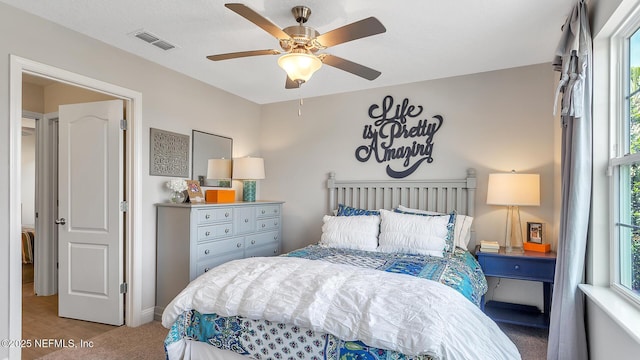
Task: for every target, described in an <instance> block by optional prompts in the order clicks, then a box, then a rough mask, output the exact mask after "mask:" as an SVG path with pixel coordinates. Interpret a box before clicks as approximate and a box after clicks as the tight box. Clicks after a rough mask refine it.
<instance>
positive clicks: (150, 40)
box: [132, 30, 176, 50]
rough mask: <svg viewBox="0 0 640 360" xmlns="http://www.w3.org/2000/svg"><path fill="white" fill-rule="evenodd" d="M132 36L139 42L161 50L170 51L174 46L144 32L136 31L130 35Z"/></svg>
mask: <svg viewBox="0 0 640 360" xmlns="http://www.w3.org/2000/svg"><path fill="white" fill-rule="evenodd" d="M132 35H133V36H135V37H137V38H138V39H140V40H143V41H145V42H147V43H149V44H151V45H155V46H157V47H159V48H160V49H162V50H171V49H173V48H175V47H176V46H175V45H173V44H171V43H169V42H167V41H165V40H162V39H160V38H159V37H157V36H155V35H153V34H152V33H150V32H148V31H145V30H138V31H135V32H133V33H132Z"/></svg>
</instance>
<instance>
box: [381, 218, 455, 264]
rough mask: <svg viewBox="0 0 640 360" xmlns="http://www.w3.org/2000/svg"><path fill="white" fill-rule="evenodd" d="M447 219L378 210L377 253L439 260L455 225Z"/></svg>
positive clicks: (446, 249)
mask: <svg viewBox="0 0 640 360" xmlns="http://www.w3.org/2000/svg"><path fill="white" fill-rule="evenodd" d="M451 217H452V216H450V215H442V216H415V215H413V214H402V213H398V212H393V211H389V210H380V218H381V220H380V235H379V237H378V242H379V246H378V251H381V252H387V253H408V254H422V255H431V256H437V257H443V253H444V252H446V251H448V248H447V242H448V241H449V240H448V239H447V238H448V237H449V235H450V233H451V231H452V229H453V224H454V221H455V216H454V219H453V220H452V219H451Z"/></svg>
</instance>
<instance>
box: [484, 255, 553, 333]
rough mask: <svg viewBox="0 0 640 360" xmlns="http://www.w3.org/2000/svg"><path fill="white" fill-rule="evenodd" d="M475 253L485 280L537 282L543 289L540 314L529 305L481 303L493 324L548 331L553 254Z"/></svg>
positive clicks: (498, 302)
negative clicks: (514, 325) (499, 323)
mask: <svg viewBox="0 0 640 360" xmlns="http://www.w3.org/2000/svg"><path fill="white" fill-rule="evenodd" d="M478 250H479V251H476V256H477V257H478V262H479V263H480V266H481V267H482V271H483V272H484V274H485V275H486V276H495V277H500V278H509V279H517V280H529V281H540V282H542V285H543V309H542V312H541V311H540V309H538V308H537V307H535V306H530V305H521V304H512V303H506V302H500V301H488V302H487V303H486V304H485V303H484V299H483V301H482V310H483V311H484V312H485V313H486V314H487V315H488V316H489V317H490V318H492V319H493V320H495V321H496V322H505V323H511V324H516V325H526V326H532V327H539V328H548V327H549V314H550V312H551V288H552V286H553V281H554V279H553V277H554V275H555V269H556V254H555V253H553V252H547V253H542V252H534V251H524V252H523V253H522V254H516V253H508V252H506V251H505V248H503V247H501V248H500V251H499V252H497V253H494V252H486V251H483V250H481V249H478Z"/></svg>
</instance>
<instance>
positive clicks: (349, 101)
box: [261, 64, 559, 306]
mask: <svg viewBox="0 0 640 360" xmlns="http://www.w3.org/2000/svg"><path fill="white" fill-rule="evenodd" d="M555 78H556V77H555V74H554V73H553V71H552V68H551V65H550V64H540V65H534V66H527V67H521V68H514V69H507V70H501V71H493V72H487V73H481V74H474V75H468V76H460V77H455V78H448V79H441V80H433V81H426V82H420V83H413V84H408V85H402V86H394V87H388V88H381V89H375V90H368V91H361V92H356V93H347V94H340V95H334V96H326V97H319V98H311V99H305V101H304V105H303V106H302V108H301V110H302V116H300V117H299V116H298V102H297V101H291V102H283V103H277V104H271V105H264V106H263V107H262V130H261V147H262V154H263V156H264V158H265V167H266V172H267V176H266V179H265V180H262V181H261V184H262V190H263V198H268V199H277V200H284V201H285V205H284V210H283V211H284V216H283V239H284V250H285V251H289V250H293V249H295V248H298V247H301V246H305V245H307V244H311V243H315V242H317V241H318V239H319V238H320V234H321V229H320V228H321V226H322V215H323V214H325V213H326V212H327V211H328V209H327V206H328V205H327V195H326V191H325V184H326V179H327V174H328V173H329V172H330V171H335V172H336V177H337V178H339V179H381V180H389V179H390V178H389V177H388V176H387V175H386V173H385V166H386V164H380V163H377V162H375V161H368V162H366V163H362V162H359V161H358V160H356V158H355V156H354V153H355V149H356V148H357V147H358V146H360V145H363V144H366V141H365V140H363V139H362V129H363V126H364V125H365V124H369V123H371V119H370V118H369V116H368V113H367V110H368V108H369V106H370V105H372V104H380V103H381V101H382V99H383V98H384V97H385V96H386V95H392V96H393V97H394V99H395V101H396V102H401V101H402V100H403V99H405V98H408V99H409V101H410V103H411V104H413V105H421V106H423V107H424V114H425V116H424V117H418V119H422V118H428V117H430V116H432V115H436V114H439V115H442V116H443V117H444V125H443V126H442V128H441V129H440V130H439V131H438V132H437V133H436V134H435V136H434V144H435V146H434V150H433V157H434V161H433V163H431V164H426V163H423V165H421V166H420V168H419V170H418V171H416V172H415V173H414V174H413V175H411V176H409V177H408V178H407V179H433V178H462V177H464V176H465V174H466V169H467V168H470V167H472V168H475V169H476V170H477V176H478V190H477V196H476V202H477V207H476V217H475V221H474V224H475V228H476V231H477V238H478V240H482V239H487V240H497V241H499V242H501V243H504V228H505V218H506V210H505V208H504V207H499V206H489V205H486V192H487V177H488V175H489V173H492V172H508V171H510V170H511V169H515V170H517V171H518V172H533V173H539V174H540V175H541V194H542V199H541V206H539V207H526V208H525V207H522V208H521V212H522V221H523V222H524V223H526V222H527V221H541V222H544V223H546V224H547V226H548V228H549V230H550V231H549V232H548V235H549V237H550V239H551V240H555V238H556V234H555V231H553V229H552V226H551V225H554V224H556V223H557V220H556V219H554V206H555V203H554V193H555V189H554V182H555V177H556V173H555V172H556V166H555V165H554V162H555V161H556V160H555V156H554V146H555V145H554V141H555V135H554V131H556V129H558V128H559V125H558V124H557V122H556V121H555V120H554V117H553V93H554V84H555ZM494 289H495V280H492V281H491V292H490V293H489V294H488V296H489V297H488V298H489V299H491V298H492V297H494V291H493V290H494ZM495 298H496V299H507V298H509V299H513V300H517V301H521V302H522V303H525V304H532V305H538V306H540V305H541V303H542V286H541V285H540V284H539V283H528V282H519V281H508V280H502V282H501V286H500V287H499V289H498V290H496V291H495Z"/></svg>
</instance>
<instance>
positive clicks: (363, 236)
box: [318, 215, 380, 251]
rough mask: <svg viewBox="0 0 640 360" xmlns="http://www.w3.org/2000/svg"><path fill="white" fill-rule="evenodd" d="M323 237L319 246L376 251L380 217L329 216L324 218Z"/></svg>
mask: <svg viewBox="0 0 640 360" xmlns="http://www.w3.org/2000/svg"><path fill="white" fill-rule="evenodd" d="M322 221H323V222H324V224H323V225H322V236H321V237H320V242H319V243H318V245H321V246H325V247H333V248H341V249H356V250H367V251H376V249H377V248H378V231H379V230H380V217H379V216H377V215H370V216H364V215H363V216H329V215H325V216H324V217H323V218H322Z"/></svg>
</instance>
